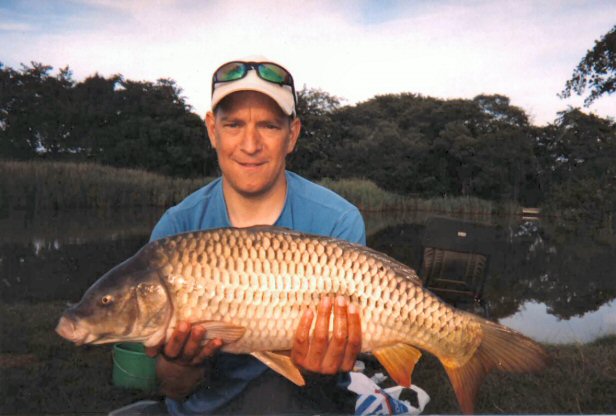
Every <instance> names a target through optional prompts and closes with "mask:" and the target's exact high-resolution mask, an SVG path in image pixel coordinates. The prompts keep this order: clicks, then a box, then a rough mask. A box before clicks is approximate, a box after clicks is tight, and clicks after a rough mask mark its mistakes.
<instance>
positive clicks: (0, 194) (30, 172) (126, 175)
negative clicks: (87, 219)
mask: <svg viewBox="0 0 616 416" xmlns="http://www.w3.org/2000/svg"><path fill="white" fill-rule="evenodd" d="M206 182H207V179H178V178H171V177H166V176H163V175H159V174H155V173H151V172H146V171H143V170H136V169H125V168H114V167H110V166H101V165H98V164H94V163H68V162H14V161H2V162H0V207H5V208H17V209H34V210H39V209H41V210H43V209H65V208H118V207H146V206H169V205H173V204H175V203H177V202H179V201H181V200H182V198H184V197H185V196H186V195H188V194H189V193H191V192H193V191H194V190H196V189H197V188H198V187H199V186H202V185H203V184H204V183H206Z"/></svg>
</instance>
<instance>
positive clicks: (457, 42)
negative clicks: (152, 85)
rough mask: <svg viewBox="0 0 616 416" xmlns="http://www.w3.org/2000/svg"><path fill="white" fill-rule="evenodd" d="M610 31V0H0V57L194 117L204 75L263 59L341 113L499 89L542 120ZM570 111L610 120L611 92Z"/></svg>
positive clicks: (573, 102)
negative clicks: (333, 99) (397, 96)
mask: <svg viewBox="0 0 616 416" xmlns="http://www.w3.org/2000/svg"><path fill="white" fill-rule="evenodd" d="M614 24H616V1H613V0H602V1H601V0H596V1H573V0H561V1H558V0H549V1H539V0H537V1H530V0H518V1H504V0H502V1H499V0H492V1H487V0H467V1H461V0H459V1H448V0H432V1H427V0H426V1H420V0H415V1H413V0H400V1H395V0H381V1H377V0H355V1H351V0H338V1H335V0H333V1H317V0H314V1H311V0H307V1H291V0H287V1H279V0H268V1H261V0H250V1H245V0H202V1H198V0H159V1H156V0H134V1H131V0H64V1H60V0H56V1H54V0H47V1H45V0H22V1H18V0H0V62H2V63H3V64H4V65H5V66H8V67H12V68H15V69H18V68H20V67H21V64H22V63H24V64H29V63H30V62H31V61H35V62H41V63H43V64H46V65H51V66H53V67H54V68H55V70H54V72H53V73H54V74H55V73H57V71H56V70H57V69H58V68H62V67H65V66H67V65H68V66H69V67H70V68H71V70H72V71H73V77H74V79H76V80H78V81H79V80H83V79H85V78H86V77H88V76H90V75H93V74H94V73H99V74H101V75H103V76H110V75H113V74H122V75H123V76H124V77H125V78H126V79H130V80H135V81H156V80H157V79H159V78H171V79H173V80H175V81H176V82H177V84H178V85H179V86H180V87H181V88H182V90H183V92H182V95H183V96H184V97H185V99H186V102H187V103H188V104H190V105H191V106H192V107H193V111H195V112H197V113H198V114H200V115H204V114H205V112H206V111H207V110H208V109H209V106H210V83H211V74H212V72H213V71H214V70H215V69H216V68H217V67H218V66H219V65H220V64H222V63H224V62H227V61H229V60H234V59H238V58H241V57H244V56H249V55H263V56H266V57H268V58H270V59H272V60H275V61H278V62H280V63H281V64H283V65H284V66H285V67H286V68H288V69H289V70H290V71H291V73H292V74H293V77H294V79H295V82H296V86H297V88H298V89H301V88H302V87H303V86H304V85H305V86H307V87H309V88H318V89H322V90H324V91H326V92H328V93H330V94H332V95H335V96H337V97H340V98H342V99H343V101H342V102H343V103H344V104H349V105H352V104H356V103H358V102H362V101H365V100H368V99H370V98H372V97H374V96H375V95H379V94H389V93H402V92H411V93H416V94H422V95H425V96H431V97H437V98H467V99H472V98H473V97H475V96H476V95H479V94H501V95H506V96H508V97H509V98H510V99H511V104H512V105H515V106H518V107H521V108H522V109H524V111H526V113H527V114H528V115H529V116H530V117H531V121H532V122H533V123H534V124H536V125H544V124H547V123H550V122H553V121H554V120H555V119H556V117H557V112H558V111H562V110H565V109H567V108H568V106H573V107H577V106H582V105H583V97H578V96H574V97H572V98H570V99H566V100H563V99H560V98H559V97H558V96H557V94H558V93H559V92H560V91H562V89H563V88H564V85H565V82H566V81H567V79H569V78H570V77H571V74H572V72H573V69H574V68H575V67H576V66H577V64H578V63H579V61H580V60H581V59H582V57H583V56H584V55H585V53H586V51H587V50H588V49H591V48H592V47H593V45H594V42H595V41H596V40H598V39H599V38H600V37H601V36H602V35H604V34H605V33H607V32H608V31H609V30H610V29H611V28H612V27H613V26H614ZM584 111H587V112H594V113H596V114H598V115H600V116H602V117H606V116H612V117H615V116H616V94H613V95H611V96H604V97H602V98H600V99H599V100H597V101H596V102H595V103H594V104H593V105H591V106H590V107H589V108H587V109H585V110H584Z"/></svg>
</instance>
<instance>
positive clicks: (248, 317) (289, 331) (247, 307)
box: [56, 227, 547, 413]
mask: <svg viewBox="0 0 616 416" xmlns="http://www.w3.org/2000/svg"><path fill="white" fill-rule="evenodd" d="M326 294H340V295H344V296H347V297H348V298H350V300H351V301H352V302H354V303H356V304H357V305H359V307H360V310H361V314H362V351H363V352H372V353H373V354H374V355H375V356H376V358H377V359H378V360H379V362H380V363H381V364H382V365H383V366H384V367H385V369H386V370H387V372H388V373H389V374H390V376H391V377H392V378H393V379H394V380H395V381H396V382H397V383H398V384H400V385H403V386H409V385H410V383H411V374H412V372H413V368H414V366H415V363H416V362H417V360H418V359H419V357H420V355H421V353H420V352H419V351H418V350H417V349H416V348H419V349H423V350H426V351H428V352H430V353H432V354H433V355H435V356H436V357H438V359H439V360H440V361H441V363H442V364H443V366H444V367H445V369H446V371H447V373H448V375H449V378H450V380H451V383H452V385H453V388H454V391H455V393H456V396H457V398H458V402H459V403H460V406H461V409H462V410H463V411H464V412H466V413H471V412H472V411H473V405H474V400H475V396H476V393H477V389H478V387H479V384H480V383H481V381H482V380H483V378H484V377H485V375H486V374H487V373H488V372H489V371H490V370H492V369H494V368H498V369H500V370H504V371H512V372H526V371H534V370H539V369H541V368H543V367H544V366H545V363H546V361H547V356H546V354H545V352H544V350H543V349H542V348H541V347H540V346H539V345H538V344H536V343H535V342H533V341H532V340H530V339H529V338H526V337H525V336H523V335H521V334H519V333H517V332H514V331H512V330H511V329H508V328H506V327H504V326H501V325H498V324H496V323H493V322H490V321H487V320H484V319H481V318H479V317H477V316H475V315H472V314H469V313H465V312H462V311H458V310H456V309H454V308H452V307H451V306H449V305H447V304H446V303H444V302H442V301H441V300H440V299H439V298H438V297H436V296H435V295H433V294H432V293H430V292H429V291H428V290H426V289H424V288H423V287H422V284H421V281H420V280H419V278H418V277H417V275H416V273H415V271H413V270H412V269H411V268H409V267H407V266H405V265H404V264H402V263H399V262H397V261H395V260H394V259H392V258H390V257H388V256H386V255H385V254H382V253H379V252H377V251H374V250H371V249H369V248H367V247H364V246H361V245H357V244H352V243H348V242H346V241H341V240H337V239H333V238H328V237H320V236H314V235H307V234H301V233H297V232H293V231H289V230H286V229H280V228H275V227H252V228H244V229H234V228H221V229H216V230H210V231H200V232H190V233H183V234H178V235H175V236H171V237H168V238H164V239H161V240H158V241H153V242H150V243H148V244H146V245H145V246H144V247H143V248H142V249H141V250H139V251H138V252H137V253H136V254H135V255H134V256H133V257H131V258H129V259H128V260H126V261H125V262H123V263H121V264H119V265H118V266H116V267H115V268H113V269H112V270H110V271H109V272H107V273H106V274H105V275H104V276H102V277H101V278H100V279H99V280H98V281H97V282H96V283H94V285H93V286H92V287H90V288H89V289H88V290H87V291H86V293H85V294H84V296H83V298H82V299H81V301H80V302H79V303H78V304H76V305H74V306H72V307H70V308H69V309H67V310H66V311H65V313H64V315H63V316H62V317H61V319H60V322H59V323H58V327H57V329H56V330H57V332H58V333H59V334H60V335H61V336H63V337H64V338H67V339H68V340H70V341H73V342H75V343H76V344H83V343H92V344H102V343H109V342H119V341H137V342H142V343H144V344H145V345H146V346H152V345H157V344H159V343H160V342H161V341H162V340H163V339H167V338H168V337H169V336H170V335H171V333H172V331H173V329H174V328H175V326H176V323H177V322H179V321H180V320H188V321H190V322H193V323H197V322H199V323H202V324H203V325H204V326H205V327H206V328H207V336H208V338H221V339H222V340H223V341H224V346H223V348H222V350H223V351H227V352H231V353H238V354H252V355H254V356H255V357H257V358H258V359H260V360H261V361H263V362H264V363H265V364H267V365H268V366H270V367H271V368H272V369H274V370H275V371H278V372H279V373H281V374H283V375H284V376H286V377H288V378H289V379H290V380H292V381H293V382H295V383H296V384H299V385H302V384H303V383H304V380H303V378H302V376H301V373H300V372H299V371H298V369H297V368H296V367H295V366H294V364H293V363H292V361H291V359H290V358H289V357H288V354H281V353H280V352H285V351H288V350H290V349H291V346H292V342H293V336H294V332H295V330H296V329H297V326H298V324H299V321H300V318H301V316H302V314H303V313H304V311H305V310H306V309H307V308H311V307H315V306H316V305H317V304H318V303H319V300H320V299H321V297H322V296H323V295H326Z"/></svg>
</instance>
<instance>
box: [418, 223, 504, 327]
mask: <svg viewBox="0 0 616 416" xmlns="http://www.w3.org/2000/svg"><path fill="white" fill-rule="evenodd" d="M490 232H492V230H490V229H489V227H485V226H482V225H480V224H475V223H470V222H464V221H459V220H453V219H445V218H434V219H430V220H428V222H427V224H426V229H425V234H424V235H425V237H424V238H423V244H422V246H423V253H422V260H421V268H420V276H421V279H422V281H423V284H424V286H426V287H427V288H428V289H430V290H431V291H432V292H433V293H435V294H437V295H439V296H440V297H441V298H442V299H443V300H445V301H447V302H449V303H451V304H453V305H454V306H456V307H465V306H467V307H472V308H477V307H480V308H481V309H482V310H483V313H484V315H487V313H488V311H487V306H486V303H485V302H484V300H483V298H482V295H483V288H484V284H485V280H486V276H487V271H488V265H489V255H488V254H487V253H486V252H485V251H486V250H485V249H484V247H482V245H483V244H484V242H486V241H489V239H488V238H487V234H488V233H490Z"/></svg>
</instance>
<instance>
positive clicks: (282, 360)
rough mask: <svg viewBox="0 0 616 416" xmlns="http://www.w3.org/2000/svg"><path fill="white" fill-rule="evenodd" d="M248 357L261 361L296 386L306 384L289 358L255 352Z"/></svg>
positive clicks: (276, 354) (271, 353)
mask: <svg viewBox="0 0 616 416" xmlns="http://www.w3.org/2000/svg"><path fill="white" fill-rule="evenodd" d="M250 355H252V356H253V357H255V358H256V359H258V360H259V361H261V362H262V363H263V364H265V365H266V366H268V367H269V368H271V369H272V370H274V371H275V372H277V373H278V374H282V375H283V376H285V377H286V378H288V379H289V380H291V381H292V382H293V383H295V384H297V385H298V386H304V385H305V384H306V382H305V381H304V377H302V374H301V373H300V371H299V368H297V366H296V365H295V364H293V361H292V360H291V357H289V356H287V355H283V354H278V353H275V352H272V351H257V352H253V353H251V354H250Z"/></svg>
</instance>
